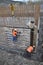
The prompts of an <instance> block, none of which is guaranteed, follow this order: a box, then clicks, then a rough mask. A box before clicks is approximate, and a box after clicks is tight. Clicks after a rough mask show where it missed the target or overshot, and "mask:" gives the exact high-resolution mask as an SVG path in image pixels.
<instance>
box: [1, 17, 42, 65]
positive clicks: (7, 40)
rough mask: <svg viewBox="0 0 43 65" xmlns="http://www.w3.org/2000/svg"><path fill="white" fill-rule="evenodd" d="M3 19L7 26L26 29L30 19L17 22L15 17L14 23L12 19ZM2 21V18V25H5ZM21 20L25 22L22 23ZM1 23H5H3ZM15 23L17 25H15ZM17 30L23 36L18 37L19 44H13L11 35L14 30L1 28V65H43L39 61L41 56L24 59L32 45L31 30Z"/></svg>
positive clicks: (35, 55) (34, 55) (33, 55)
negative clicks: (26, 51) (28, 47)
mask: <svg viewBox="0 0 43 65" xmlns="http://www.w3.org/2000/svg"><path fill="white" fill-rule="evenodd" d="M2 19H3V20H4V22H5V24H6V25H12V26H16V25H17V26H19V27H20V26H24V27H26V22H27V21H28V20H26V19H28V18H22V19H21V18H20V19H19V18H18V19H17V20H16V19H15V20H14V17H13V21H12V18H10V17H9V18H2ZM2 19H1V18H0V24H1V25H4V22H3V20H2ZM21 20H23V21H22V22H21ZM1 21H2V22H3V23H1ZM6 21H7V22H6ZM11 21H12V22H11ZM15 21H16V22H15ZM17 21H18V23H17ZM14 22H15V24H13V23H14ZM19 22H20V23H19ZM24 22H25V24H24ZM17 29H18V31H19V32H21V34H20V35H19V36H18V40H17V42H13V41H12V33H11V32H12V28H7V27H0V65H43V62H40V61H39V60H38V59H37V55H39V54H32V56H31V59H29V58H28V57H24V54H25V49H26V48H27V46H29V44H30V30H29V29H23V28H17Z"/></svg>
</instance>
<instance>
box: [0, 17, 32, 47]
mask: <svg viewBox="0 0 43 65" xmlns="http://www.w3.org/2000/svg"><path fill="white" fill-rule="evenodd" d="M29 19H33V18H28V17H24V18H23V17H0V26H1V27H0V42H2V41H3V42H6V43H10V42H11V41H12V28H8V27H4V26H12V27H13V26H14V27H19V28H17V30H18V31H19V32H21V34H20V36H19V37H18V41H17V43H19V44H20V43H21V44H22V45H24V46H25V47H26V46H28V45H29V44H30V29H23V28H20V27H27V26H26V24H27V23H28V22H29ZM2 26H3V27H2ZM22 47H23V46H22Z"/></svg>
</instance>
